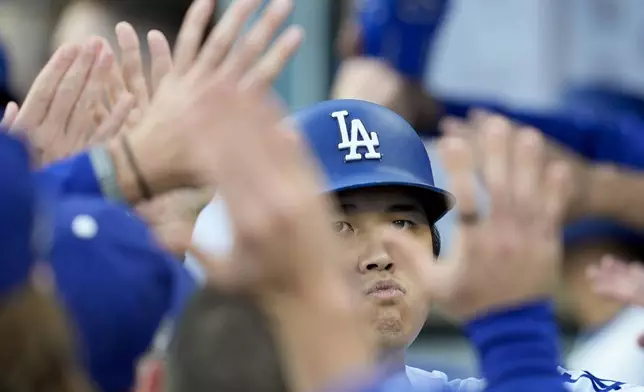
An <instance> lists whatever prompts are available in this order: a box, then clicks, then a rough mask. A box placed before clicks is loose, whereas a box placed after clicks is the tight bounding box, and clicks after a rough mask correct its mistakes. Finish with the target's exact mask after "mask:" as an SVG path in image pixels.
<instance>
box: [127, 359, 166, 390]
mask: <svg viewBox="0 0 644 392" xmlns="http://www.w3.org/2000/svg"><path fill="white" fill-rule="evenodd" d="M164 379H165V365H164V363H163V361H161V360H159V359H155V358H149V357H148V358H144V359H143V360H142V361H141V362H139V365H138V367H137V372H136V385H135V388H134V391H135V392H163V390H164V389H165V388H164Z"/></svg>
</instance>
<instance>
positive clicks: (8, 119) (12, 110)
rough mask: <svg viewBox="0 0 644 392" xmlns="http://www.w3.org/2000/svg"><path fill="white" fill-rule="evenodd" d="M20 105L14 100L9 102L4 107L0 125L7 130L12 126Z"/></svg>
mask: <svg viewBox="0 0 644 392" xmlns="http://www.w3.org/2000/svg"><path fill="white" fill-rule="evenodd" d="M19 109H20V107H19V106H18V104H17V103H15V102H13V101H12V102H9V103H8V104H7V106H5V108H4V114H3V115H2V120H1V121H0V127H1V128H3V129H5V130H8V129H9V128H11V127H12V125H13V123H14V122H15V121H16V117H18V111H19Z"/></svg>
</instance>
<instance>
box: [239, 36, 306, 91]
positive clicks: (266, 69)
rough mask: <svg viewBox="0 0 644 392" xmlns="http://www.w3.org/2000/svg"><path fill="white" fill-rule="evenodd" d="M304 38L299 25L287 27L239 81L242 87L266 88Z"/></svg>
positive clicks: (276, 76)
mask: <svg viewBox="0 0 644 392" xmlns="http://www.w3.org/2000/svg"><path fill="white" fill-rule="evenodd" d="M303 40H304V30H303V29H302V28H301V27H300V26H291V27H289V28H288V29H287V30H286V31H285V32H284V33H283V34H282V35H280V37H279V38H278V39H277V41H275V44H273V45H272V47H271V48H270V49H269V51H268V52H267V53H266V54H265V55H264V56H263V57H262V58H261V59H260V61H259V62H258V63H257V65H256V66H255V68H254V69H253V70H252V71H251V72H249V73H248V74H247V75H246V76H245V78H244V80H243V81H242V83H241V86H242V88H258V89H266V88H269V87H270V86H272V85H273V83H274V82H275V80H276V79H277V78H278V77H279V75H280V73H282V71H283V70H284V67H286V64H288V62H289V60H290V59H291V58H292V57H293V55H294V54H295V53H296V52H297V50H298V49H299V47H300V45H301V44H302V42H303Z"/></svg>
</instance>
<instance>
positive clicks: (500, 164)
mask: <svg viewBox="0 0 644 392" xmlns="http://www.w3.org/2000/svg"><path fill="white" fill-rule="evenodd" d="M479 123H480V127H481V128H480V129H479V132H480V140H481V154H482V155H483V156H482V158H483V177H484V179H485V185H486V187H487V190H488V192H489V193H490V217H491V219H498V218H507V213H508V212H509V210H510V202H511V200H512V198H511V194H510V192H509V189H510V188H509V186H508V185H509V184H508V183H509V181H508V180H509V174H510V159H509V158H510V157H509V151H510V149H509V147H510V140H511V137H512V135H511V129H510V123H509V122H508V121H507V120H506V119H505V118H503V117H501V116H496V115H493V116H487V117H486V118H485V119H483V120H482V121H480V122H479Z"/></svg>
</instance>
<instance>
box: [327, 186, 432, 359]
mask: <svg viewBox="0 0 644 392" xmlns="http://www.w3.org/2000/svg"><path fill="white" fill-rule="evenodd" d="M338 199H339V202H340V204H341V206H342V210H343V212H344V217H343V218H342V219H341V220H338V221H337V222H336V223H335V227H334V228H335V230H336V232H337V233H338V235H340V236H342V237H343V238H344V239H346V241H347V246H348V247H350V251H351V252H352V253H353V254H355V259H354V260H355V262H356V273H358V274H359V276H360V281H361V290H362V292H363V294H364V299H365V301H366V304H367V306H368V308H369V312H370V317H371V320H372V325H373V327H374V329H375V330H376V332H377V333H378V336H379V338H380V343H381V347H382V349H383V350H400V349H404V348H406V347H407V346H408V345H409V344H411V343H412V342H413V341H414V339H415V338H416V336H417V335H418V333H419V332H420V329H421V328H422V326H423V324H424V322H425V319H426V318H427V314H428V312H429V303H428V301H427V300H426V298H424V296H423V290H422V286H421V284H422V283H421V282H420V281H419V279H418V277H417V274H415V273H413V271H412V269H411V267H410V266H408V265H405V263H401V262H400V261H398V260H393V259H392V258H391V257H390V256H389V255H388V254H387V253H386V252H385V249H384V247H383V245H382V240H381V238H382V233H383V231H384V230H385V229H387V228H392V227H393V228H396V229H400V230H405V231H407V232H409V233H410V234H411V235H413V236H414V237H416V238H417V239H418V240H419V241H421V242H423V243H424V244H426V245H427V253H428V254H432V235H431V231H430V226H429V223H428V222H427V219H426V217H425V213H424V212H423V209H422V208H421V206H420V204H419V203H418V202H417V201H416V200H415V199H413V198H412V197H410V196H409V195H407V194H406V193H405V192H404V191H402V190H399V189H394V188H392V189H389V188H383V189H366V190H365V189H361V190H356V191H349V192H343V193H341V194H340V195H338Z"/></svg>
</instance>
